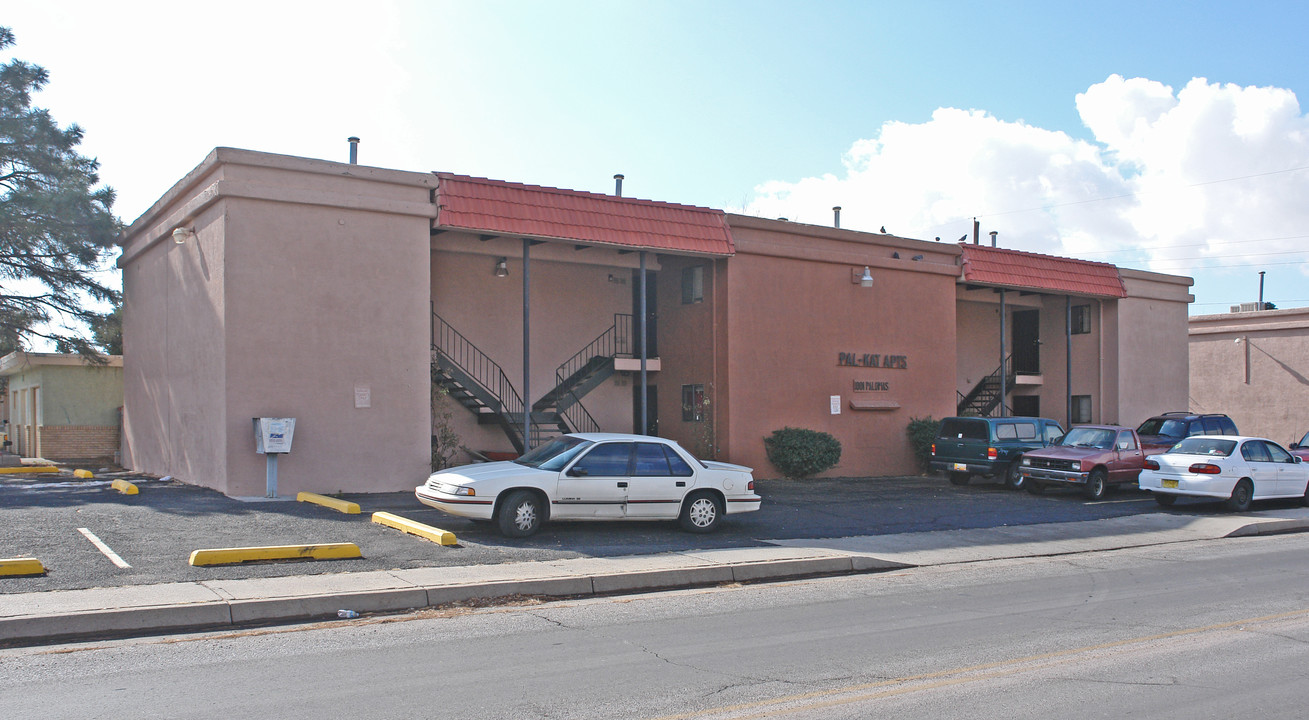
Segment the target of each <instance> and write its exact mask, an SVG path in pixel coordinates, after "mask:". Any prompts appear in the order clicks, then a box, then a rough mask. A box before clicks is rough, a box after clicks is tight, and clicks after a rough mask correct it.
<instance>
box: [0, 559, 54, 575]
mask: <svg viewBox="0 0 1309 720" xmlns="http://www.w3.org/2000/svg"><path fill="white" fill-rule="evenodd" d="M44 574H45V566H44V565H42V564H41V561H40V560H37V559H36V558H3V559H0V576H6V577H13V576H17V575H44Z"/></svg>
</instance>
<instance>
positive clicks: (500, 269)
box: [495, 258, 509, 277]
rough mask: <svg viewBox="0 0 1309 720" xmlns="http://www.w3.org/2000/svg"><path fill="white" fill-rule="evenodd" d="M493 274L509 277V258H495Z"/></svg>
mask: <svg viewBox="0 0 1309 720" xmlns="http://www.w3.org/2000/svg"><path fill="white" fill-rule="evenodd" d="M495 276H496V277H509V258H497V259H496V261H495Z"/></svg>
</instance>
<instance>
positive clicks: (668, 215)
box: [119, 148, 1191, 496]
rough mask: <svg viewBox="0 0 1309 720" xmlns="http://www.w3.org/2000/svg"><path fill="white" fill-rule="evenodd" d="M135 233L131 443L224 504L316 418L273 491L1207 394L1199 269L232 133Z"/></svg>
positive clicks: (878, 471) (856, 454) (854, 434)
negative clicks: (459, 464) (605, 446)
mask: <svg viewBox="0 0 1309 720" xmlns="http://www.w3.org/2000/svg"><path fill="white" fill-rule="evenodd" d="M834 224H835V223H834ZM122 244H123V255H122V258H121V259H120V261H119V263H120V266H121V267H122V268H123V285H124V296H125V299H124V327H123V334H124V352H125V360H124V372H125V396H126V400H125V403H126V410H125V413H126V421H125V448H124V457H125V462H126V463H127V464H128V465H129V466H130V467H133V468H134V469H137V470H140V471H143V472H152V473H159V474H168V475H172V476H174V477H177V478H179V479H182V480H184V481H187V482H191V483H195V484H199V485H204V486H209V487H214V488H217V489H219V490H221V491H223V492H225V493H227V494H229V495H238V496H239V495H260V494H263V491H264V477H265V475H264V459H263V458H262V457H260V456H259V455H257V454H256V453H255V442H254V437H253V432H252V429H251V418H252V417H295V418H296V419H297V425H296V429H295V439H294V447H293V450H292V452H291V453H290V454H289V455H287V456H286V457H285V458H283V459H282V461H281V464H280V471H279V472H280V480H279V490H280V491H281V492H283V493H294V492H297V491H302V490H305V491H318V492H336V491H355V492H362V491H396V490H404V489H408V488H410V487H412V486H414V485H416V484H417V483H418V482H420V481H421V480H422V478H424V477H425V476H426V474H427V472H428V471H429V463H430V459H431V455H430V453H431V436H432V434H433V430H434V425H435V424H447V425H448V427H449V429H450V430H453V431H454V432H455V433H456V434H457V435H458V437H459V439H460V444H462V445H463V446H464V447H466V448H468V449H471V450H473V451H476V452H479V453H487V452H493V453H515V452H518V451H521V449H522V448H523V447H526V446H529V445H534V444H535V443H537V442H539V441H540V439H541V438H542V437H544V436H549V435H550V434H557V433H559V432H562V431H565V430H597V429H598V430H603V431H615V432H631V431H633V430H639V429H640V428H641V427H642V426H643V425H644V427H645V428H646V429H647V431H649V432H651V433H652V434H658V435H662V436H665V437H669V438H673V439H676V440H678V441H679V442H681V443H682V444H683V445H684V446H686V447H688V448H689V449H692V450H693V451H695V452H697V453H699V454H701V455H712V456H715V457H717V458H719V459H725V460H728V461H731V462H737V463H741V464H745V465H749V466H752V467H755V468H756V476H758V477H774V476H776V475H777V473H776V471H775V470H774V469H773V468H772V467H771V465H770V464H769V463H768V461H767V460H766V457H765V453H764V444H763V438H764V437H765V436H767V435H768V434H770V433H771V432H772V431H774V430H776V429H779V428H781V427H785V426H791V427H805V428H812V429H815V430H822V431H826V432H829V433H832V434H833V435H834V436H836V437H837V438H838V439H839V440H840V441H841V443H842V445H843V448H844V452H843V455H842V459H841V463H840V465H839V466H838V467H837V468H835V469H834V470H833V471H832V472H831V473H830V474H831V475H843V476H886V475H895V474H905V473H916V472H918V468H917V466H916V463H915V460H914V458H913V454H912V450H911V448H910V446H909V443H908V439H907V436H906V432H905V429H906V426H907V425H908V423H909V421H910V419H911V418H917V417H928V416H932V417H937V418H940V417H944V416H948V415H953V414H956V413H959V412H974V413H998V412H1008V413H1010V414H1013V413H1015V412H1017V413H1039V414H1041V415H1045V416H1048V417H1053V418H1056V419H1058V420H1060V421H1061V422H1064V423H1067V422H1068V421H1069V420H1070V419H1072V420H1081V421H1096V422H1101V421H1103V422H1123V423H1136V422H1139V421H1140V420H1142V419H1144V418H1145V417H1148V416H1149V415H1151V414H1153V413H1155V412H1158V411H1160V410H1165V409H1174V408H1177V407H1181V406H1184V405H1185V404H1186V399H1187V372H1186V367H1187V334H1186V333H1187V330H1186V327H1187V325H1186V312H1187V305H1188V303H1189V302H1190V301H1191V296H1190V294H1189V287H1190V284H1191V281H1190V279H1189V278H1184V277H1177V276H1169V275H1160V274H1154V273H1146V272H1140V271H1134V270H1128V269H1120V268H1116V267H1114V266H1112V265H1106V264H1103V263H1092V262H1086V261H1079V260H1073V259H1068V258H1057V257H1052V256H1046V255H1038V254H1032V253H1022V252H1016V251H1012V250H1006V249H1003V248H993V247H990V246H989V245H987V244H982V243H963V244H957V243H942V242H937V241H923V240H916V239H911V238H902V237H896V236H894V235H888V234H882V233H866V232H858V231H852V230H847V229H842V228H839V227H835V226H832V227H827V226H818V225H806V224H800V223H793V222H786V221H784V220H774V219H763V218H756V217H748V216H743V215H733V214H728V213H724V212H722V211H719V210H713V209H708V208H699V207H690V206H685V205H677V204H673V203H664V202H655V201H650V200H642V199H636V198H629V197H622V196H620V195H619V194H618V193H617V192H616V193H615V194H613V195H609V194H598V193H587V192H578V191H572V190H563V189H557V188H547V187H537V186H531V185H523V184H519V183H512V182H504V181H498V180H488V179H483V178H476V177H469V176H463V175H454V174H448V173H417V172H405V171H398V170H388V169H381V168H372V167H365V166H360V165H355V164H347V163H336V162H328V161H321V160H312V159H306V158H298V157H288V156H281V155H272V154H266V153H258V152H250V151H243V150H235V149H228V148H219V149H217V150H214V151H213V152H212V153H211V154H210V155H209V156H208V157H207V158H205V160H204V161H203V162H202V163H201V164H200V165H199V166H198V167H196V168H195V170H193V171H192V172H191V173H190V174H188V175H187V176H186V177H184V178H182V179H181V180H180V181H179V182H178V183H177V184H176V185H175V186H174V187H173V188H172V189H171V190H169V191H168V192H167V193H166V194H165V195H164V196H163V197H162V198H161V199H160V200H159V201H158V202H157V203H155V205H154V206H153V207H152V208H151V209H150V210H149V211H148V212H146V213H145V214H144V215H143V216H142V217H141V218H140V219H138V220H137V221H136V222H134V223H133V224H132V225H131V227H130V228H129V229H128V230H127V231H126V233H125V234H124V237H123V241H122ZM642 268H644V273H642ZM643 317H644V322H643V321H642V318H643ZM643 325H644V326H645V327H646V333H645V335H644V336H643V335H642V333H641V327H642V326H643ZM643 338H644V339H643ZM1002 358H1003V360H1004V362H1003V366H1004V368H1005V372H1003V373H1001V372H1000V368H1001V366H1002ZM1002 375H1003V380H1004V389H1005V392H1004V395H1003V397H1001V396H1000V395H999V385H1000V380H1001V376H1002ZM642 377H644V378H645V384H644V388H645V390H644V392H642V387H643V386H642ZM434 390H435V391H436V392H434ZM643 406H644V407H645V413H644V415H642V413H641V408H642V407H643ZM434 407H435V409H434ZM1070 409H1071V417H1070ZM525 410H527V411H528V412H527V413H525ZM446 417H448V418H449V420H448V421H446V420H445V419H444V418H446ZM528 417H530V424H528V423H527V418H528ZM434 418H435V419H434ZM525 424H526V425H527V427H526V428H525V427H524V426H525ZM465 458H466V456H465V455H463V454H461V455H460V459H465Z"/></svg>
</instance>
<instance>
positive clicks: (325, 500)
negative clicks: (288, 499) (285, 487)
mask: <svg viewBox="0 0 1309 720" xmlns="http://www.w3.org/2000/svg"><path fill="white" fill-rule="evenodd" d="M295 499H296V500H297V501H299V502H307V503H313V504H315V505H322V506H323V507H329V508H332V509H333V510H336V511H337V512H343V513H346V514H347V515H358V514H359V503H352V502H348V501H346V500H342V499H340V498H334V497H328V496H326V495H319V494H318V493H310V492H302V493H299V494H297V495H296V496H295Z"/></svg>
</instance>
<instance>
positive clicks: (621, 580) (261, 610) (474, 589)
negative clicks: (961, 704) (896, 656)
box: [0, 509, 1309, 646]
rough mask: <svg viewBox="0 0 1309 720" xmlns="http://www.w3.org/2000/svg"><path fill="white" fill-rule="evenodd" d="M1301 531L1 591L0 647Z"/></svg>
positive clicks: (1162, 531) (1076, 531) (1181, 520)
mask: <svg viewBox="0 0 1309 720" xmlns="http://www.w3.org/2000/svg"><path fill="white" fill-rule="evenodd" d="M1306 529H1309V509H1293V510H1273V511H1268V512H1261V513H1258V514H1248V515H1231V516H1209V517H1193V516H1186V515H1177V514H1165V513H1154V514H1147V515H1136V516H1131V517H1122V518H1112V519H1107V520H1093V521H1085V522H1069V523H1049V524H1041V525H1026V526H1008V527H998V528H982V529H974V530H949V531H937V532H921V533H904V534H898V535H881V536H864V537H850V538H837V539H826V540H777V541H770V543H771V545H773V547H755V548H735V549H722V550H703V551H690V552H672V553H662V554H658V555H633V556H627V557H616V558H576V559H568V560H558V561H551V562H522V563H504V564H498V565H477V566H466V567H442V568H418V569H411V570H389V571H375V572H359V573H339V574H328V575H306V576H289V577H274V578H255V579H245V580H213V581H203V582H185V583H169V584H163V585H137V586H128V587H114V588H91V589H86V590H56V591H49V592H38V593H26V594H11V595H4V596H0V598H2V600H0V605H2V606H3V607H0V644H3V645H8V646H12V645H39V644H44V643H49V642H54V641H58V640H70V639H84V638H89V637H106V636H127V635H149V634H158V633H167V632H182V631H191V630H212V629H222V628H230V627H237V626H248V625H256V624H268V623H278V622H294V621H314V620H324V619H328V618H335V617H336V616H337V615H336V613H337V611H338V610H342V609H347V610H353V611H356V612H359V613H387V612H404V611H408V610H415V609H421V608H427V607H437V606H441V605H446V604H450V603H457V602H468V601H475V600H489V599H494V598H503V597H509V596H520V595H521V596H533V597H579V596H588V595H607V594H618V593H627V592H640V591H647V590H667V589H675V588H684V587H696V586H707V585H717V584H722V583H733V582H754V581H767V580H781V579H786V578H797V577H806V576H815V575H836V574H847V573H865V572H877V571H883V570H890V569H895V568H903V567H911V566H925V565H944V564H951V563H963V562H979V561H984V560H998V559H1005V558H1016V557H1039V556H1048V555H1061V554H1070V553H1078V552H1092V551H1101V550H1115V549H1121V548H1129V547H1140V546H1146V545H1161V544H1167V543H1178V542H1188V541H1194V540H1211V539H1218V538H1227V537H1239V536H1247V535H1261V534H1272V533H1284V532H1296V531H1302V530H1306Z"/></svg>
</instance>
